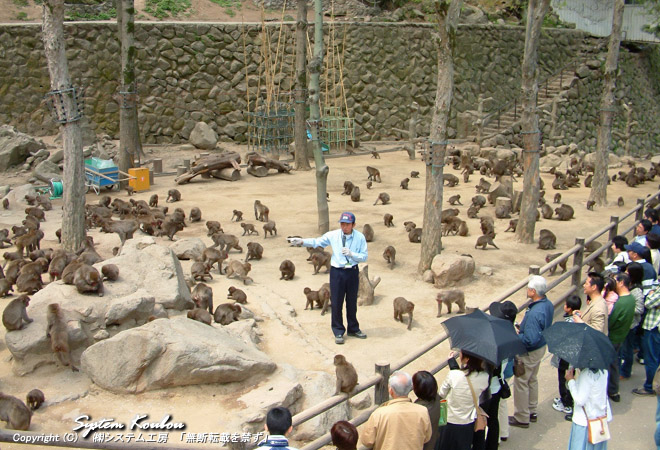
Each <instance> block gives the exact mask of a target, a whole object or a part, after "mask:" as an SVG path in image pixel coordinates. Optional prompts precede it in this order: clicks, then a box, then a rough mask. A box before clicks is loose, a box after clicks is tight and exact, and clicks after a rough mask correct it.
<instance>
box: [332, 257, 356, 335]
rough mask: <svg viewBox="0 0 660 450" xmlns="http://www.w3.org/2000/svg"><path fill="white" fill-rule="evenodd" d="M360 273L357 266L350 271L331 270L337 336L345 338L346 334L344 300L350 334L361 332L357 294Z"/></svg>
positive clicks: (333, 316) (333, 321)
mask: <svg viewBox="0 0 660 450" xmlns="http://www.w3.org/2000/svg"><path fill="white" fill-rule="evenodd" d="M359 275H360V271H359V269H358V266H357V265H355V266H353V267H352V268H350V269H337V268H336V267H332V268H330V300H331V302H332V321H331V326H332V333H333V334H334V335H335V336H343V335H344V333H345V332H346V327H344V317H343V311H344V299H345V300H346V321H347V323H348V332H349V333H357V332H358V331H360V324H359V323H358V320H357V294H358V288H359V286H360V278H359Z"/></svg>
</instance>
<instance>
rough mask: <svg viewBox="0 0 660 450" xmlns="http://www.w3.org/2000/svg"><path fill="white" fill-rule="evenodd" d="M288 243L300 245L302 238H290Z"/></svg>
mask: <svg viewBox="0 0 660 450" xmlns="http://www.w3.org/2000/svg"><path fill="white" fill-rule="evenodd" d="M289 243H290V244H291V245H295V246H296V247H300V246H301V245H303V240H302V239H301V238H291V239H289Z"/></svg>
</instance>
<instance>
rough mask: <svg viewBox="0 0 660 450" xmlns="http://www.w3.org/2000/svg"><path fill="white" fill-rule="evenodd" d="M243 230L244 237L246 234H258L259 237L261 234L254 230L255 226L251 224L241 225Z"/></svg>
mask: <svg viewBox="0 0 660 450" xmlns="http://www.w3.org/2000/svg"><path fill="white" fill-rule="evenodd" d="M241 228H243V234H242V236H245V235H246V234H247V235H248V236H249V235H251V234H256V235H257V236H259V232H258V231H257V230H256V229H255V228H254V225H253V224H251V223H245V222H243V223H242V224H241Z"/></svg>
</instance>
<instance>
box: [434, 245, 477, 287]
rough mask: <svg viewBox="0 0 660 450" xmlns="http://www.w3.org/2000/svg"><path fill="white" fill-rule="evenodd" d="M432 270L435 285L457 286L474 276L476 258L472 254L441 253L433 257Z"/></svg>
mask: <svg viewBox="0 0 660 450" xmlns="http://www.w3.org/2000/svg"><path fill="white" fill-rule="evenodd" d="M431 270H432V271H433V284H434V285H435V287H437V288H444V287H447V286H455V285H457V284H460V283H461V282H464V281H467V280H469V279H470V278H471V277H472V274H474V259H472V257H471V256H462V255H451V254H446V253H441V254H439V255H435V257H434V258H433V261H432V262H431Z"/></svg>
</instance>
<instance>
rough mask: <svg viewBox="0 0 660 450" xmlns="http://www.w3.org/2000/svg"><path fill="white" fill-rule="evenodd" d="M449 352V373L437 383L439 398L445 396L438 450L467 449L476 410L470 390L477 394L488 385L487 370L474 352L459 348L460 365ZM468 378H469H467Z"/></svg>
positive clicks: (469, 443)
mask: <svg viewBox="0 0 660 450" xmlns="http://www.w3.org/2000/svg"><path fill="white" fill-rule="evenodd" d="M455 356H456V353H455V352H451V353H450V354H449V368H450V369H451V370H450V371H449V374H448V375H447V378H446V379H445V381H444V382H443V383H442V386H440V391H439V392H438V394H440V397H441V398H446V399H447V425H445V426H444V427H440V435H439V436H438V444H437V445H436V449H439V450H470V448H471V447H472V437H473V435H474V421H475V419H476V418H477V411H476V408H475V405H474V400H473V396H472V390H474V393H475V395H476V397H477V398H479V396H480V395H481V393H482V392H483V391H484V390H485V389H486V388H487V387H488V373H487V372H486V371H485V370H484V361H483V360H481V359H480V358H477V357H476V356H472V355H469V354H467V353H464V352H462V351H461V352H459V354H458V356H459V361H460V367H459V365H458V364H457V363H456V360H455V359H454V358H455ZM468 380H469V381H468Z"/></svg>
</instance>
